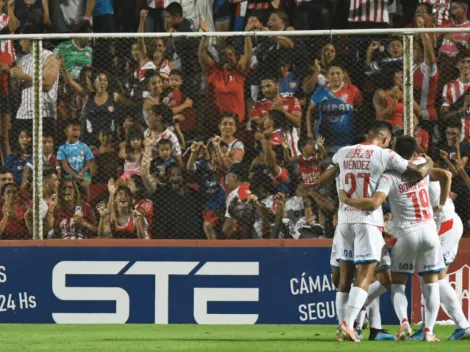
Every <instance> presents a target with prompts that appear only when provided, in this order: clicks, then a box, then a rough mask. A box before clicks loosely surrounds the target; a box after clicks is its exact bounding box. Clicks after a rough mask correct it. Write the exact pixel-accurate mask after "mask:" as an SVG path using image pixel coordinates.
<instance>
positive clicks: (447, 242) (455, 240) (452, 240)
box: [439, 214, 463, 265]
mask: <svg viewBox="0 0 470 352" xmlns="http://www.w3.org/2000/svg"><path fill="white" fill-rule="evenodd" d="M462 234H463V224H462V220H461V219H460V217H459V216H458V215H457V214H455V215H454V217H453V218H452V219H450V220H447V221H445V222H443V223H442V224H441V226H440V228H439V241H440V242H441V250H442V255H443V256H444V263H445V265H450V264H452V262H453V261H454V260H455V257H456V256H457V251H458V249H459V241H460V238H461V237H462Z"/></svg>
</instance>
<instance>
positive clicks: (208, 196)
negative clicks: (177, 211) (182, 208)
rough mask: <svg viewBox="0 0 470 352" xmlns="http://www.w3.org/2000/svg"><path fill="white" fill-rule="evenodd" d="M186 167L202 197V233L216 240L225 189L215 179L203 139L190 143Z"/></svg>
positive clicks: (223, 206) (223, 204) (223, 205)
mask: <svg viewBox="0 0 470 352" xmlns="http://www.w3.org/2000/svg"><path fill="white" fill-rule="evenodd" d="M186 168H187V170H188V171H190V172H192V173H193V175H194V179H195V181H196V182H197V184H198V185H199V193H200V194H201V197H202V198H203V203H204V210H203V214H204V233H205V234H206V237H207V239H209V240H216V239H217V234H216V226H217V225H218V223H219V217H220V215H221V213H222V212H223V211H224V209H225V191H224V189H223V188H222V186H221V185H220V184H219V182H218V180H217V176H216V173H215V170H214V169H213V168H212V165H211V155H210V152H209V149H208V147H207V146H206V145H205V144H204V142H203V141H199V142H193V144H192V145H191V155H190V156H189V159H188V163H187V165H186Z"/></svg>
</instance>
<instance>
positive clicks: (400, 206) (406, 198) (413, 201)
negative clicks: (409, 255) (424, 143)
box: [376, 158, 433, 230]
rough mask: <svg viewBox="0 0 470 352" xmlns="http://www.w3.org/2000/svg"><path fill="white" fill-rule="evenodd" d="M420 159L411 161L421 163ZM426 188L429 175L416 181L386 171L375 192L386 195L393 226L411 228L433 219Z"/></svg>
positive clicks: (403, 175) (427, 188) (403, 228)
mask: <svg viewBox="0 0 470 352" xmlns="http://www.w3.org/2000/svg"><path fill="white" fill-rule="evenodd" d="M420 159H421V160H416V161H415V162H413V163H414V164H420V163H422V162H423V160H424V159H423V158H420ZM428 190H429V176H426V177H425V178H424V179H422V180H421V181H417V180H416V179H413V180H410V179H407V177H406V175H405V174H402V173H398V172H386V173H384V174H383V175H382V176H381V177H380V180H379V185H378V187H377V190H376V192H382V193H385V195H386V196H388V203H389V204H390V209H391V211H392V218H393V224H394V227H397V228H400V229H402V230H411V229H412V228H413V227H414V226H416V225H421V224H427V223H428V222H430V221H433V211H432V207H431V202H430V201H429V191H428Z"/></svg>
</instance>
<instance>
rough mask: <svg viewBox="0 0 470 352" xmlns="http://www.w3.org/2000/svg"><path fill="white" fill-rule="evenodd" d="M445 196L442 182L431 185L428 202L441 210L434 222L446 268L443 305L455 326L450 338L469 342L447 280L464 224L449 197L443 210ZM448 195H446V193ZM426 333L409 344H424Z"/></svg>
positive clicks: (468, 329)
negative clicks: (443, 196) (442, 202)
mask: <svg viewBox="0 0 470 352" xmlns="http://www.w3.org/2000/svg"><path fill="white" fill-rule="evenodd" d="M442 194H443V192H442V191H441V186H440V184H439V182H430V183H429V200H430V202H431V206H432V207H433V208H434V209H436V208H437V209H439V216H437V217H436V218H435V221H436V225H437V229H438V234H439V239H440V244H441V250H442V254H443V256H444V264H445V265H446V268H445V269H444V270H442V271H441V272H440V273H439V294H440V298H441V303H442V304H443V305H444V307H445V309H446V311H447V312H448V314H449V316H450V317H451V318H452V320H453V321H454V322H455V325H456V330H455V332H454V333H453V334H452V336H451V337H450V338H449V339H450V340H468V339H470V324H469V322H468V321H467V319H466V318H465V315H464V313H463V311H462V306H461V305H460V304H459V301H458V298H457V295H456V293H455V290H454V289H453V288H452V286H451V285H450V283H449V281H448V280H447V269H448V268H449V265H451V264H452V262H453V261H454V260H455V257H456V256H457V250H458V247H459V241H460V238H461V237H462V233H463V224H462V220H461V219H460V217H459V216H458V215H457V213H456V212H455V206H454V203H453V202H452V199H451V198H450V197H447V199H446V202H445V204H444V206H441V205H440V204H439V200H440V198H441V195H442ZM444 194H446V193H444ZM420 284H421V290H422V292H424V290H423V281H422V280H420ZM423 334H424V332H423V329H422V328H421V329H420V330H419V331H417V332H416V333H415V334H413V335H412V336H410V338H409V340H422V339H423Z"/></svg>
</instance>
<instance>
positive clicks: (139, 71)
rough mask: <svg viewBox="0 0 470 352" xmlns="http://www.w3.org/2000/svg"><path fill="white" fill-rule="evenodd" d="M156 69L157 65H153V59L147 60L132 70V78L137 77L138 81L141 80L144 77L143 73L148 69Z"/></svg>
mask: <svg viewBox="0 0 470 352" xmlns="http://www.w3.org/2000/svg"><path fill="white" fill-rule="evenodd" d="M156 69H157V67H156V66H155V64H154V63H153V61H151V60H148V61H147V62H146V63H145V64H143V65H142V66H137V69H136V70H135V72H134V78H137V79H138V80H139V81H140V82H142V81H143V80H144V79H145V75H146V74H147V72H148V71H150V70H156Z"/></svg>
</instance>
